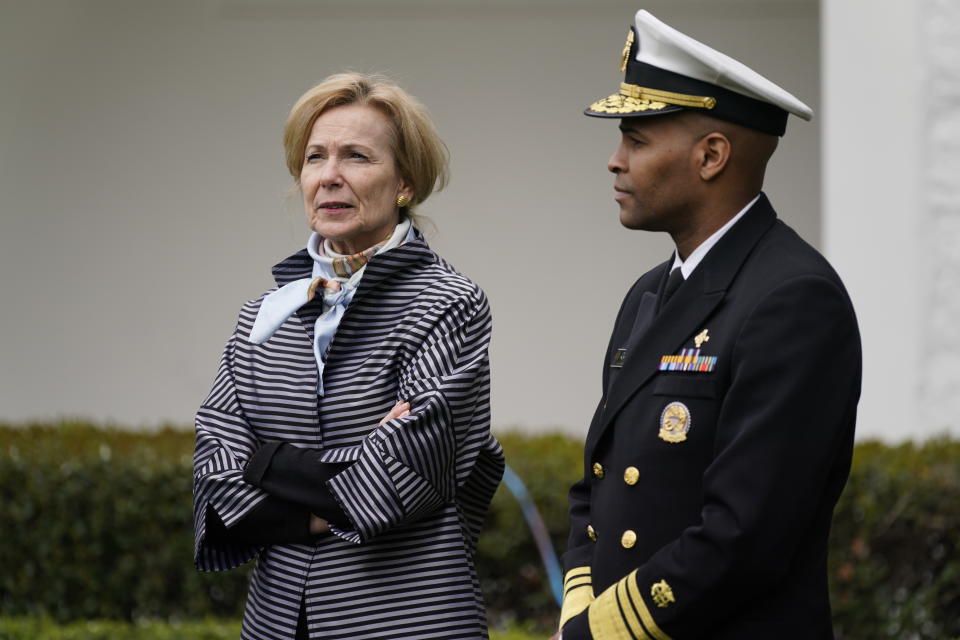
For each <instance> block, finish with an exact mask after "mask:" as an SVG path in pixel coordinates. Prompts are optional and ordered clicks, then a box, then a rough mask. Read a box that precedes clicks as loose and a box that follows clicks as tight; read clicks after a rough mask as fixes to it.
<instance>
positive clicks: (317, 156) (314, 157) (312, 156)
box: [307, 153, 321, 162]
mask: <svg viewBox="0 0 960 640" xmlns="http://www.w3.org/2000/svg"><path fill="white" fill-rule="evenodd" d="M320 158H321V156H320V154H319V153H310V154H307V162H313V161H314V160H319V159H320Z"/></svg>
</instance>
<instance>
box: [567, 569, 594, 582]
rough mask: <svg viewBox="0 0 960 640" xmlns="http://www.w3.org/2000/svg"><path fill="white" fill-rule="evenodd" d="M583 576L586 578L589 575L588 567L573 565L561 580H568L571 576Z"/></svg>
mask: <svg viewBox="0 0 960 640" xmlns="http://www.w3.org/2000/svg"><path fill="white" fill-rule="evenodd" d="M583 576H586V577H587V578H589V577H590V567H574V568H573V569H570V571H567V575H566V576H564V578H563V581H564V582H569V581H570V580H572V579H573V578H581V577H583Z"/></svg>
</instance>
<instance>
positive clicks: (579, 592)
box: [560, 587, 593, 629]
mask: <svg viewBox="0 0 960 640" xmlns="http://www.w3.org/2000/svg"><path fill="white" fill-rule="evenodd" d="M591 602H593V588H591V587H587V588H581V589H574V590H573V591H568V592H567V593H565V594H564V596H563V606H562V607H560V628H561V629H562V628H563V625H565V624H567V622H569V621H570V618H572V617H574V616H576V615H579V614H580V613H582V612H583V610H584V609H586V608H587V607H589V606H590V603H591Z"/></svg>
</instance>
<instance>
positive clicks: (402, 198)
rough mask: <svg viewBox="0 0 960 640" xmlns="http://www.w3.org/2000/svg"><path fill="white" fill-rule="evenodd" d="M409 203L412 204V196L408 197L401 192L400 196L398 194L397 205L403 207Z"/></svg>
mask: <svg viewBox="0 0 960 640" xmlns="http://www.w3.org/2000/svg"><path fill="white" fill-rule="evenodd" d="M408 204H410V198H408V197H407V196H406V195H404V194H400V195H399V196H397V206H398V207H401V208H402V207H405V206H407V205H408Z"/></svg>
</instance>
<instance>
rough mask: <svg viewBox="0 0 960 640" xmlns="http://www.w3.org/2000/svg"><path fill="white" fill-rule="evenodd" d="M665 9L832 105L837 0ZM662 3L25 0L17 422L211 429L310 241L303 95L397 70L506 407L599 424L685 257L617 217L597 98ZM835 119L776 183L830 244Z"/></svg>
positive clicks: (430, 210) (9, 180) (3, 205)
mask: <svg viewBox="0 0 960 640" xmlns="http://www.w3.org/2000/svg"><path fill="white" fill-rule="evenodd" d="M645 6H646V7H647V8H649V9H650V10H651V11H652V12H653V13H654V14H655V15H657V16H658V17H660V18H662V19H664V20H665V21H666V22H668V23H670V24H672V25H674V26H676V27H677V28H679V29H681V30H683V31H686V32H688V33H690V34H691V35H693V36H694V37H697V38H699V39H701V40H703V41H705V42H707V43H708V44H711V45H713V46H715V47H717V48H719V49H721V50H723V51H726V52H728V53H730V54H731V55H733V56H735V57H738V58H741V59H743V60H744V61H745V62H747V63H748V64H750V65H752V66H754V67H755V68H756V69H757V70H758V71H760V72H761V73H764V74H766V75H769V76H770V77H771V78H774V79H775V80H777V81H779V82H780V83H781V84H782V85H783V86H784V87H786V88H788V89H789V90H791V91H792V92H794V93H796V94H797V95H798V96H800V97H801V98H802V99H804V100H805V101H806V102H808V103H809V104H810V105H811V106H813V107H814V109H818V108H819V104H820V97H819V74H818V68H819V60H818V49H819V47H818V21H819V14H818V5H817V3H816V0H802V1H791V0H726V1H719V0H673V1H669V2H668V1H666V0H660V1H657V2H649V3H646V5H645ZM637 8H639V7H638V5H636V4H635V3H633V2H623V1H620V0H591V1H590V2H585V1H584V2H568V1H563V0H525V1H521V0H517V1H510V2H507V1H506V0H504V1H496V2H480V1H479V0H459V1H451V0H447V1H444V0H419V1H416V2H396V1H387V0H383V1H379V2H373V1H366V2H364V1H362V0H351V1H346V0H344V1H343V2H332V1H326V2H322V1H317V2H302V1H298V0H276V1H272V2H271V1H268V0H204V1H193V0H191V1H187V0H170V1H165V2H153V1H145V0H144V1H131V0H99V1H93V0H24V1H22V2H10V1H7V2H4V1H3V0H0V261H2V264H0V289H2V291H3V293H4V308H3V312H2V314H0V349H2V354H3V355H2V358H3V366H2V368H0V419H6V420H21V419H27V418H43V417H51V416H58V415H77V416H85V417H90V418H93V419H96V420H107V419H112V420H116V421H119V422H121V423H124V424H129V425H133V426H137V425H155V424H157V423H159V422H161V421H164V420H172V421H176V422H178V423H187V422H189V420H190V419H191V416H192V413H193V411H194V410H195V408H196V406H197V405H198V403H199V402H200V401H201V399H202V398H203V396H204V394H205V393H206V390H207V388H208V385H209V384H210V382H211V380H212V377H213V374H214V371H215V368H216V361H217V358H218V356H219V352H220V349H221V346H222V344H223V341H224V340H225V339H226V337H227V335H228V333H229V331H230V330H231V328H232V326H233V323H234V320H235V314H236V310H237V309H238V308H239V305H240V304H241V302H242V301H243V300H245V299H247V298H251V297H255V296H256V295H258V294H259V293H260V292H261V291H263V290H264V289H266V288H267V287H269V286H270V284H271V283H270V277H269V267H270V266H271V265H272V264H274V263H275V262H276V261H278V260H280V259H282V258H283V257H285V256H286V255H288V254H289V253H292V252H293V251H295V250H297V249H298V248H299V247H301V246H302V244H303V243H304V242H305V240H306V236H307V229H306V226H305V224H304V223H303V222H302V214H301V213H300V211H299V209H298V205H297V203H296V200H295V199H292V200H290V199H285V194H286V193H287V191H288V189H289V187H290V179H289V177H288V176H286V175H285V173H284V169H283V161H282V150H281V147H280V131H281V127H282V124H283V120H284V118H285V116H286V112H287V111H288V109H289V107H290V105H291V104H292V103H293V102H294V100H295V99H296V98H297V97H298V96H299V95H300V93H301V92H303V91H304V90H305V89H307V88H308V87H310V86H311V85H312V84H314V83H315V82H317V81H319V80H321V79H322V78H323V77H324V76H326V75H327V74H329V73H332V72H335V71H339V70H343V69H346V68H354V69H360V70H380V71H386V72H390V73H393V74H395V75H396V76H397V77H398V78H399V80H400V82H401V83H402V84H403V85H404V86H406V87H407V88H408V89H409V90H410V91H411V92H413V93H414V94H416V95H418V96H420V97H421V98H422V99H423V100H424V102H425V103H426V104H427V105H428V107H429V108H430V109H431V111H432V112H433V114H434V116H435V119H436V121H437V124H438V126H439V128H440V130H441V133H442V134H443V135H444V137H445V139H446V141H447V143H448V145H449V147H450V149H451V152H452V156H453V181H452V183H451V185H450V187H449V189H448V190H447V191H446V192H444V193H442V194H440V195H438V196H436V197H435V198H432V199H431V200H430V201H428V202H427V205H426V206H425V208H424V213H426V214H427V215H429V216H431V217H432V219H433V220H434V222H435V223H436V226H437V231H436V233H434V234H432V236H430V240H431V243H432V244H433V246H434V247H436V248H437V249H438V250H439V251H440V252H441V253H442V254H444V255H445V256H446V257H447V258H448V259H449V260H450V261H451V262H453V263H454V264H455V265H457V266H458V267H459V268H460V269H461V270H463V271H464V272H465V273H467V274H468V275H470V276H471V277H473V278H474V279H475V280H476V281H478V282H479V283H480V284H481V285H482V286H483V287H484V288H485V289H486V291H487V293H488V294H489V297H490V299H491V302H492V306H493V311H494V323H495V337H494V347H493V352H492V363H493V380H494V389H493V393H494V396H493V397H494V423H495V425H497V426H499V427H507V426H522V427H524V428H527V429H531V430H539V429H546V428H554V427H556V428H562V429H565V430H568V431H569V432H571V433H574V434H583V433H585V430H586V426H587V423H588V421H589V418H590V415H591V414H592V412H593V407H594V405H595V403H596V401H597V398H598V396H599V389H600V368H601V356H602V352H603V349H604V348H605V346H606V341H607V337H608V331H609V328H610V326H611V324H612V321H613V317H614V315H615V313H616V310H617V308H618V306H619V303H620V300H621V298H622V296H623V294H624V293H625V292H626V290H627V288H628V287H629V285H630V284H631V283H632V282H633V280H634V279H635V278H636V277H637V276H638V275H639V274H641V273H642V272H643V271H645V270H646V269H647V268H649V267H650V266H652V265H654V264H656V263H658V262H660V261H662V260H664V259H666V258H667V256H668V254H669V251H670V243H669V240H668V239H667V238H666V237H665V236H653V235H649V234H644V233H638V232H628V231H626V230H624V229H622V228H621V227H620V226H619V224H618V222H617V208H616V206H615V203H614V202H613V199H612V189H611V184H612V182H611V178H610V176H609V174H607V173H606V170H605V164H606V159H607V157H608V156H609V154H610V152H611V151H612V148H613V145H614V143H615V141H616V139H617V133H616V126H615V124H614V123H613V122H606V121H599V120H595V119H591V118H586V117H583V116H582V115H581V114H580V112H581V110H582V109H583V108H584V107H585V106H586V105H587V104H589V103H590V102H592V101H593V100H595V99H597V98H599V97H601V96H603V95H606V94H608V93H612V92H613V91H615V90H616V88H617V87H618V85H619V82H620V80H621V74H620V73H619V72H618V71H617V63H618V60H619V54H620V50H621V47H622V45H623V40H624V37H625V35H626V32H627V28H628V26H629V24H630V22H631V20H632V16H633V14H634V12H635V11H636V9H637ZM819 122H820V120H815V121H814V122H813V123H803V122H800V121H797V120H794V121H793V122H791V123H790V125H789V127H788V132H787V135H786V137H785V138H784V140H783V141H782V143H781V146H780V150H779V151H778V152H777V156H776V157H775V160H774V163H773V165H772V167H771V171H770V175H769V179H768V189H767V190H768V192H769V193H770V195H771V197H772V199H773V201H774V203H775V204H776V205H777V206H778V209H779V211H780V213H781V215H782V216H783V217H784V218H785V219H786V220H787V221H788V222H789V223H791V224H792V225H794V226H795V227H796V228H797V229H798V230H799V231H800V233H801V234H802V235H804V236H805V237H807V238H808V239H809V240H811V241H812V242H814V244H817V243H818V242H819V234H820V226H819V204H820V202H819V200H820V198H819V193H820V187H819V181H820V171H819ZM844 270H845V271H847V272H850V268H849V267H847V266H844ZM851 276H855V274H853V273H851ZM854 279H855V278H854ZM870 313H872V311H871V312H870ZM861 315H862V316H863V317H864V318H867V316H868V310H867V309H861ZM868 328H869V325H868Z"/></svg>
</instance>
